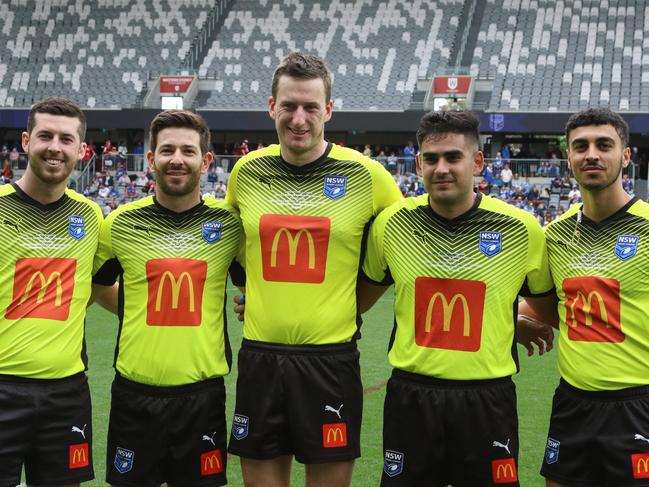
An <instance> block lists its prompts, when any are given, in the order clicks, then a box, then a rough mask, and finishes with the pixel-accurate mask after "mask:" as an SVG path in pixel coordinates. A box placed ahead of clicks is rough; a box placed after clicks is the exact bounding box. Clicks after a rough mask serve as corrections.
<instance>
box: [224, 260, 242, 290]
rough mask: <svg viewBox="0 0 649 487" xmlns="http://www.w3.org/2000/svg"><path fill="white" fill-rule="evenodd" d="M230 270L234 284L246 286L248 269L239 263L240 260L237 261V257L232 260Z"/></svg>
mask: <svg viewBox="0 0 649 487" xmlns="http://www.w3.org/2000/svg"><path fill="white" fill-rule="evenodd" d="M228 272H229V273H230V279H231V280H232V284H234V285H235V286H237V287H245V286H246V271H244V270H243V267H242V266H241V264H239V262H237V261H236V259H234V260H232V263H231V264H230V269H228Z"/></svg>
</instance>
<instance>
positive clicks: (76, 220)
mask: <svg viewBox="0 0 649 487" xmlns="http://www.w3.org/2000/svg"><path fill="white" fill-rule="evenodd" d="M68 233H69V234H70V237H72V238H76V239H77V240H81V239H82V238H83V237H85V236H86V223H85V221H84V219H83V217H82V216H79V215H70V216H69V217H68Z"/></svg>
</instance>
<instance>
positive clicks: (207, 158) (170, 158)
mask: <svg viewBox="0 0 649 487" xmlns="http://www.w3.org/2000/svg"><path fill="white" fill-rule="evenodd" d="M156 142H157V143H156V148H155V152H151V151H149V152H148V153H147V160H148V161H149V169H151V171H154V172H155V174H156V182H157V185H158V191H159V192H160V193H162V194H163V195H164V196H167V197H182V196H187V195H192V194H194V193H195V195H196V196H198V195H199V194H200V179H201V174H205V173H206V172H207V168H208V167H209V165H210V162H212V153H211V152H207V153H206V154H203V153H202V152H201V148H200V143H201V140H200V135H199V133H198V132H197V131H196V130H193V129H190V128H185V127H169V128H165V129H162V130H160V131H159V132H158V134H157V138H156Z"/></svg>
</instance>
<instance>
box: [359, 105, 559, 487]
mask: <svg viewBox="0 0 649 487" xmlns="http://www.w3.org/2000/svg"><path fill="white" fill-rule="evenodd" d="M478 123H479V122H478V119H477V117H476V116H475V115H473V114H471V113H469V112H431V113H429V114H427V115H425V116H424V117H423V118H422V120H421V122H420V125H419V129H418V131H417V142H418V144H419V147H420V154H419V155H418V156H417V170H418V173H419V175H420V176H421V177H422V178H423V181H424V185H425V187H426V189H427V191H428V194H424V195H422V196H419V197H416V198H407V199H405V200H403V201H400V202H397V203H395V204H394V205H392V206H391V207H389V208H388V209H386V210H384V211H383V212H382V213H381V214H380V215H379V216H378V217H377V218H376V220H375V221H374V223H373V224H372V228H371V230H370V234H369V238H368V241H367V251H366V255H365V261H364V264H363V272H364V274H365V276H366V277H367V278H369V280H370V282H373V283H374V284H377V285H382V286H387V285H389V284H391V283H394V285H395V303H394V309H395V318H396V319H395V330H394V331H393V335H392V339H391V343H390V351H389V354H388V357H389V360H390V363H391V364H392V366H393V367H394V371H393V374H392V377H391V378H390V380H389V382H388V385H387V393H386V398H385V409H384V415H383V417H384V425H383V444H384V448H385V451H384V468H383V478H382V482H381V485H383V486H404V487H405V486H407V487H418V486H421V487H424V486H426V487H445V486H447V485H449V484H450V485H453V486H454V487H475V486H480V487H485V486H489V485H497V484H506V485H518V472H517V470H518V469H517V467H518V420H517V411H516V393H515V388H514V383H513V382H512V380H511V376H512V374H515V373H516V372H517V371H518V356H517V350H516V340H515V339H516V322H515V317H516V313H515V310H516V307H517V305H518V296H519V295H525V296H533V298H531V299H530V300H529V302H530V304H533V305H535V306H539V307H541V309H542V306H543V305H544V304H545V302H546V301H549V300H551V299H552V297H551V296H553V293H552V281H551V278H550V274H549V270H548V262H547V255H546V249H545V243H544V240H543V231H542V230H541V227H540V226H539V224H538V223H537V222H536V220H535V219H534V217H533V216H531V215H530V214H528V213H526V212H523V211H521V210H519V209H516V208H514V207H513V206H511V205H509V204H507V203H505V202H503V201H501V200H498V199H495V198H491V197H489V196H484V195H482V194H481V193H476V192H475V190H474V184H473V183H474V176H475V175H478V174H480V171H481V169H482V166H483V161H484V159H483V155H482V152H481V150H480V138H479V137H480V136H479V133H478ZM384 289H385V288H384V287H383V288H378V289H376V294H380V293H381V292H382V290H384ZM548 296H550V297H548ZM367 305H368V303H363V304H362V308H365V307H367Z"/></svg>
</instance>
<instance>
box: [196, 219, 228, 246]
mask: <svg viewBox="0 0 649 487" xmlns="http://www.w3.org/2000/svg"><path fill="white" fill-rule="evenodd" d="M221 228H223V224H222V223H221V222H203V226H202V233H201V235H202V236H203V240H205V241H206V242H207V243H214V242H218V241H219V240H221Z"/></svg>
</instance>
